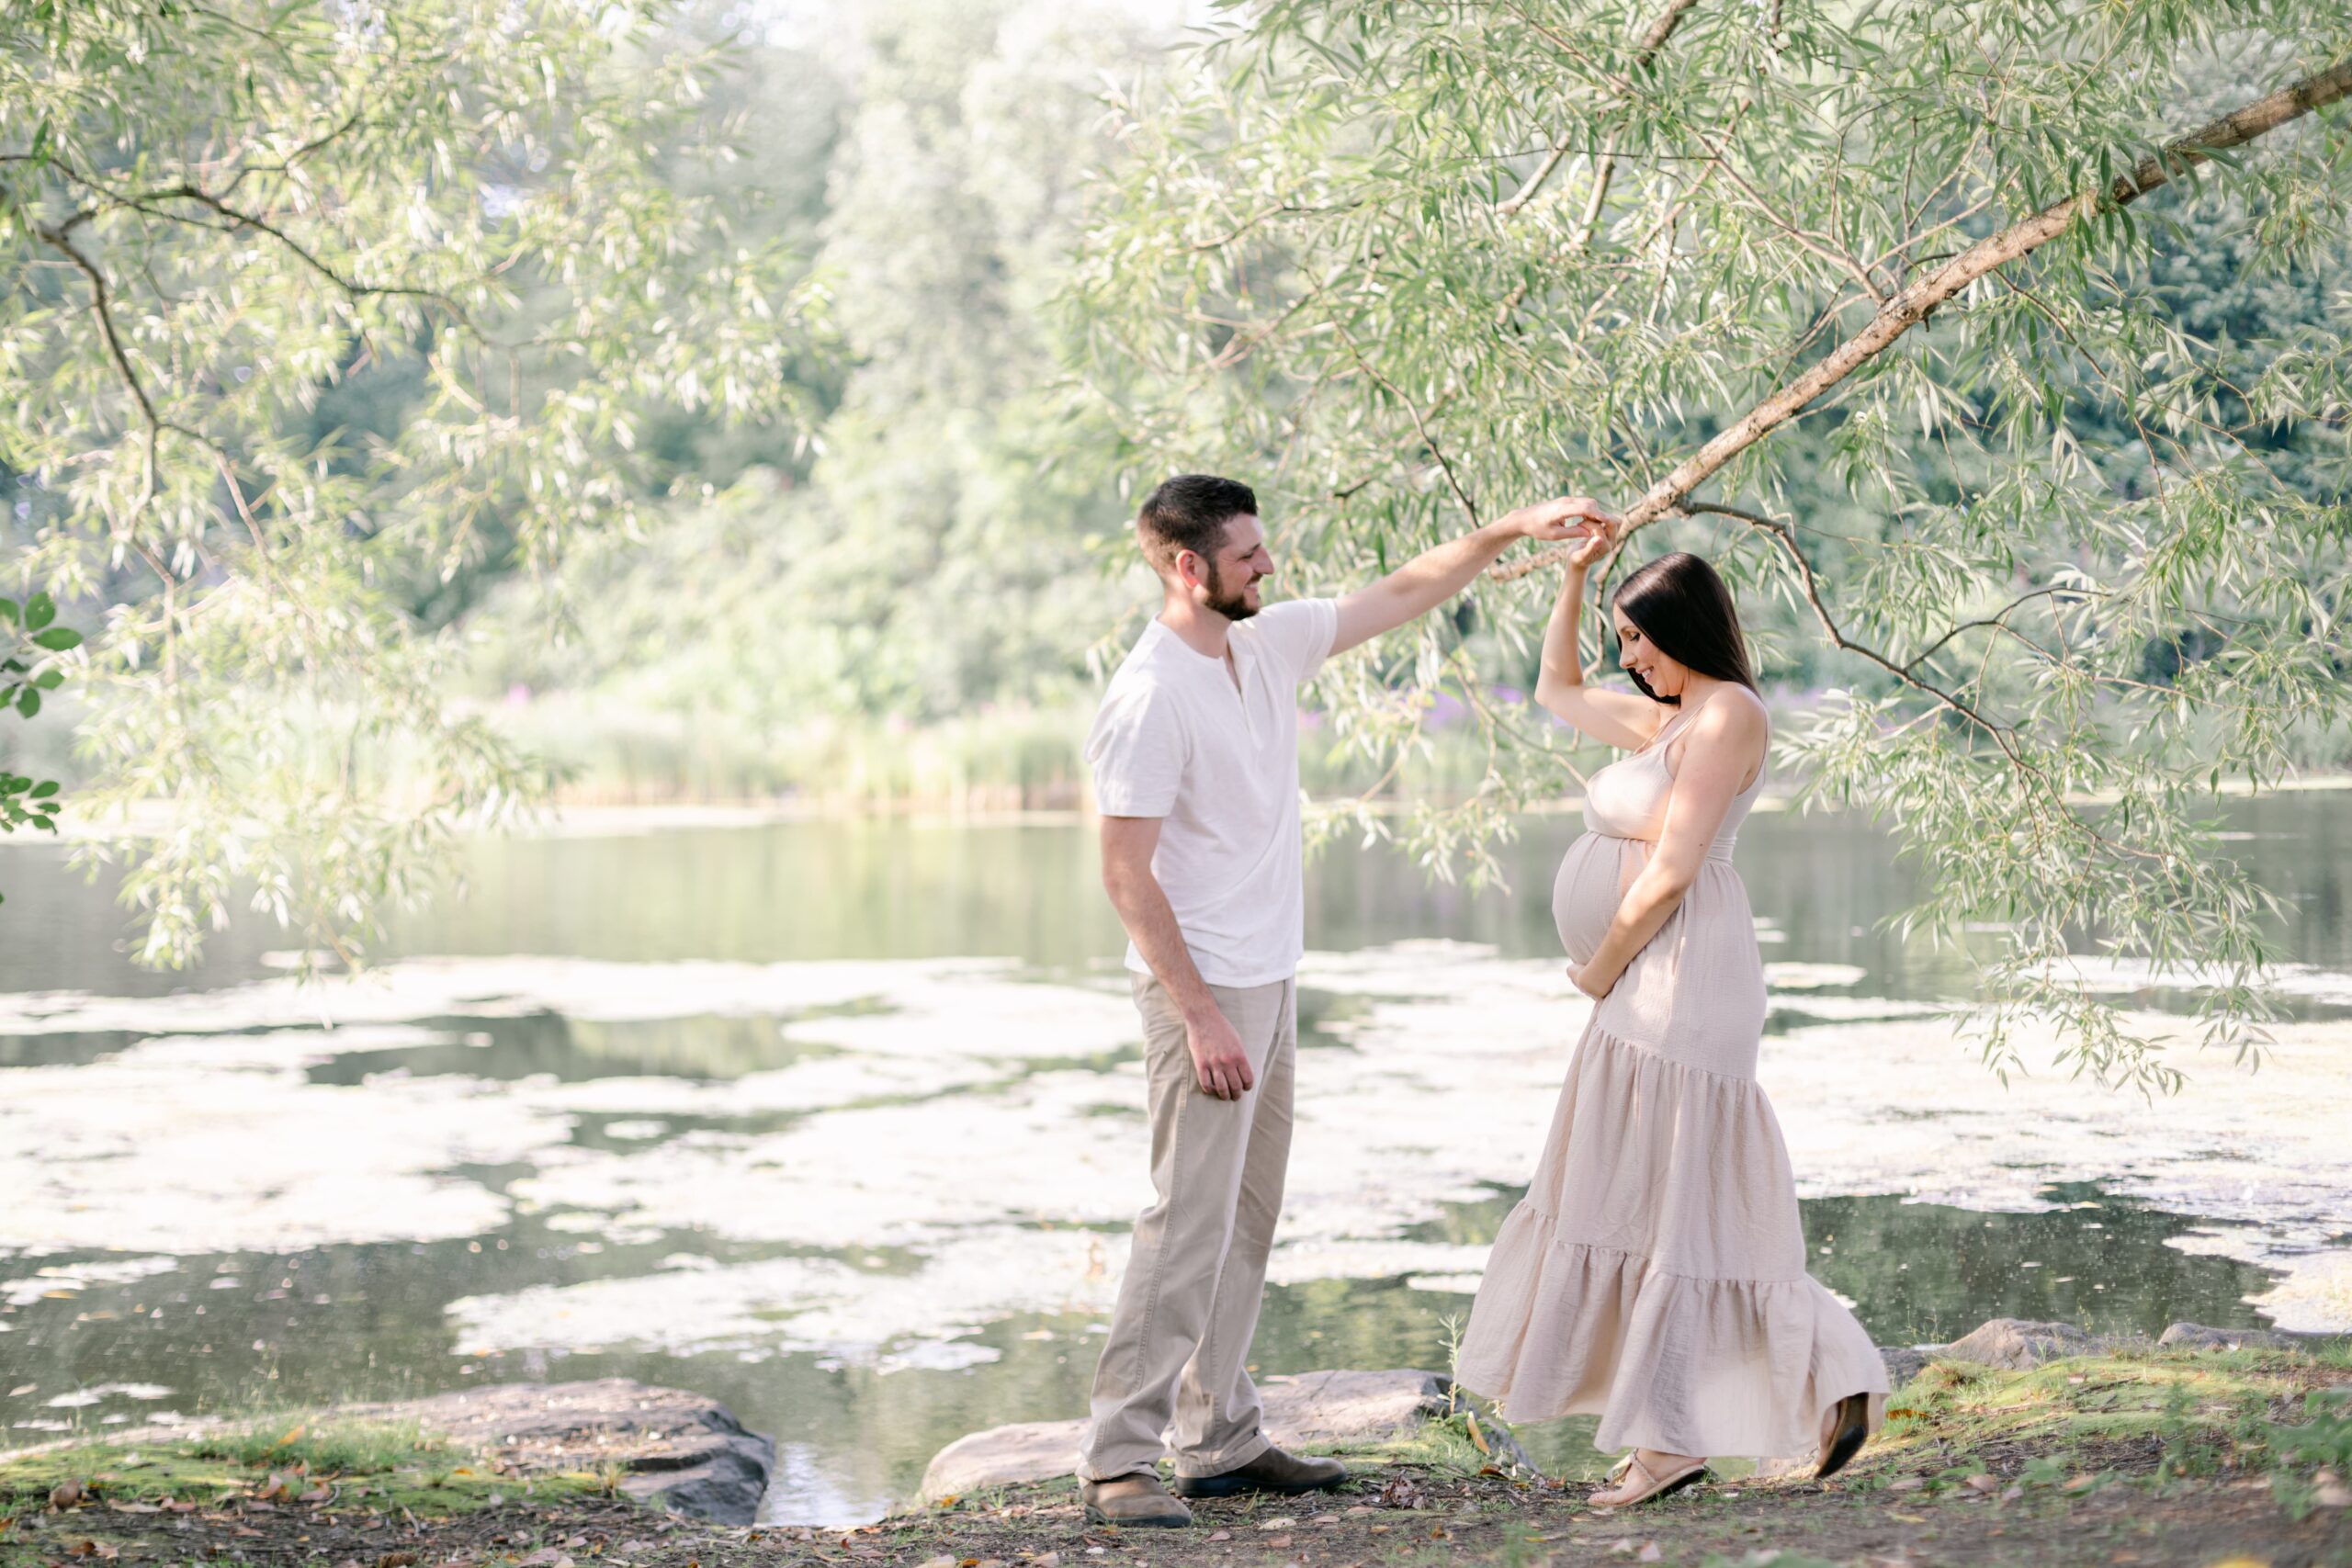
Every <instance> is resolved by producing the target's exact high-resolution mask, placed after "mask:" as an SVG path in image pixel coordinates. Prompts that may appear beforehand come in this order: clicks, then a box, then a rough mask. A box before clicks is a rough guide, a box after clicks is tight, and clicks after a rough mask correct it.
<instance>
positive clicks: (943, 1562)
mask: <svg viewBox="0 0 2352 1568" xmlns="http://www.w3.org/2000/svg"><path fill="white" fill-rule="evenodd" d="M917 1568H956V1559H955V1558H953V1557H950V1556H948V1555H947V1554H946V1553H944V1552H942V1553H941V1554H940V1555H939V1556H937V1557H926V1558H924V1559H923V1560H922V1562H921V1563H919V1564H917Z"/></svg>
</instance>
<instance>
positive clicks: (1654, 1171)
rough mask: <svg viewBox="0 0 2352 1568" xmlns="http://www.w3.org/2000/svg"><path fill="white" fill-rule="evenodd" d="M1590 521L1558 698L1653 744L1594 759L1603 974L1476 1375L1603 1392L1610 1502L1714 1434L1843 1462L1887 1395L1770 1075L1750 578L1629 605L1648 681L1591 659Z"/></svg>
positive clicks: (1548, 637) (1544, 692)
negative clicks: (1599, 684)
mask: <svg viewBox="0 0 2352 1568" xmlns="http://www.w3.org/2000/svg"><path fill="white" fill-rule="evenodd" d="M1611 535H1612V530H1611V527H1610V526H1609V525H1593V526H1592V527H1591V528H1590V529H1589V531H1588V532H1587V535H1586V539H1585V542H1584V543H1583V544H1582V545H1580V546H1578V547H1577V553H1576V555H1575V556H1574V557H1573V558H1571V560H1570V562H1569V564H1568V567H1567V572H1566V581H1564V582H1563V583H1562V584H1561V587H1560V599H1559V604H1558V605H1557V606H1556V607H1555V609H1554V610H1553V612H1552V621H1551V625H1550V627H1549V628H1548V630H1547V631H1546V632H1545V634H1544V662H1543V675H1542V679H1541V681H1540V682H1538V684H1537V686H1536V690H1535V700H1536V701H1537V702H1539V703H1542V704H1543V705H1544V706H1545V707H1547V708H1549V709H1550V710H1551V711H1552V712H1554V713H1555V714H1557V715H1558V716H1560V717H1562V718H1564V719H1566V721H1567V722H1569V723H1570V724H1573V725H1575V726H1576V727H1577V728H1578V729H1581V730H1583V731H1584V732H1585V733H1586V734H1588V735H1591V736H1595V737H1598V738H1599V739H1602V740H1605V741H1607V742H1609V743H1610V744H1611V745H1612V746H1617V747H1621V748H1623V749H1624V750H1627V751H1629V752H1631V753H1632V755H1630V756H1626V757H1621V758H1619V759H1618V760H1617V761H1614V762H1611V763H1610V764H1609V765H1608V766H1607V767H1604V768H1602V769H1601V770H1600V772H1598V773H1595V774H1593V776H1592V778H1591V781H1590V782H1589V784H1588V785H1587V786H1586V789H1585V797H1584V817H1585V826H1586V828H1587V829H1588V831H1587V832H1586V833H1585V834H1584V835H1583V836H1582V837H1580V838H1578V839H1577V841H1576V843H1575V844H1574V845H1573V846H1571V847H1570V849H1569V850H1568V853H1567V858H1566V860H1565V861H1563V862H1562V863H1561V865H1560V875H1559V881H1558V883H1557V884H1556V886H1555V888H1554V891H1553V897H1552V908H1553V915H1554V918H1555V920H1556V921H1557V923H1558V925H1559V929H1560V940H1561V942H1563V943H1564V944H1565V945H1566V948H1567V953H1568V957H1569V960H1570V964H1569V966H1568V972H1569V974H1570V976H1572V977H1573V978H1574V980H1575V982H1576V984H1577V987H1578V988H1579V989H1580V990H1582V991H1584V992H1585V993H1586V994H1587V995H1589V996H1590V997H1592V998H1594V1002H1593V1010H1592V1017H1591V1019H1590V1021H1589V1022H1588V1023H1587V1024H1586V1026H1585V1031H1584V1037H1583V1039H1582V1040H1580V1041H1579V1042H1578V1043H1577V1050H1576V1055H1575V1057H1574V1059H1573V1060H1572V1061H1571V1062H1570V1064H1569V1066H1568V1078H1567V1083H1566V1087H1564V1088H1563V1089H1561V1091H1560V1104H1559V1110H1558V1111H1557V1112H1556V1113H1555V1116H1554V1119H1553V1122H1552V1131H1551V1135H1550V1137H1549V1138H1548V1139H1547V1140H1546V1142H1545V1144H1544V1157H1543V1160H1542V1163H1541V1164H1540V1165H1539V1166H1538V1167H1537V1168H1536V1172H1535V1178H1534V1180H1533V1182H1532V1184H1531V1185H1530V1186H1529V1188H1528V1191H1527V1197H1526V1200H1525V1201H1522V1202H1521V1203H1520V1205H1519V1206H1518V1207H1517V1208H1515V1209H1514V1210H1512V1211H1511V1213H1510V1217H1509V1218H1508V1219H1507V1220H1505V1221H1504V1222H1503V1226H1502V1230H1501V1232H1500V1234H1498V1235H1497V1236H1496V1238H1495V1247H1494V1252H1493V1255H1492V1257H1491V1258H1489V1259H1488V1261H1487V1273H1486V1279H1485V1281H1484V1283H1483V1284H1481V1286H1480V1287H1479V1291H1478V1299H1477V1303H1476V1306H1475V1307H1473V1309H1472V1311H1471V1314H1470V1325H1469V1328H1468V1329H1467V1331H1466V1333H1465V1335H1464V1339H1463V1344H1462V1351H1461V1357H1460V1360H1459V1362H1458V1364H1457V1367H1456V1373H1457V1376H1458V1377H1459V1378H1460V1380H1461V1382H1462V1383H1463V1384H1464V1386H1465V1387H1467V1388H1470V1389H1473V1390H1475V1391H1476V1392H1478V1393H1485V1394H1488V1395H1491V1396H1492V1397H1494V1398H1495V1399H1496V1400H1498V1402H1499V1403H1500V1404H1501V1406H1502V1408H1503V1410H1504V1412H1505V1414H1507V1415H1508V1416H1510V1418H1511V1419H1513V1420H1546V1419H1549V1418H1551V1417H1554V1416H1571V1415H1590V1414H1595V1413H1598V1414H1599V1415H1600V1432H1599V1434H1598V1436H1597V1438H1596V1439H1595V1440H1596V1442H1597V1443H1598V1445H1599V1446H1600V1448H1602V1449H1616V1448H1619V1447H1623V1446H1630V1447H1631V1448H1632V1449H1633V1450H1634V1451H1633V1453H1632V1454H1630V1455H1629V1456H1628V1457H1627V1459H1626V1460H1625V1461H1623V1463H1622V1464H1621V1466H1620V1467H1619V1469H1618V1470H1617V1471H1615V1472H1611V1479H1612V1480H1613V1481H1614V1482H1615V1484H1614V1485H1613V1486H1611V1487H1610V1488H1609V1489H1607V1490H1605V1491H1602V1492H1599V1493H1596V1494H1595V1495H1594V1496H1593V1499H1592V1500H1593V1502H1594V1503H1595V1504H1596V1505H1598V1506H1604V1507H1623V1506H1626V1505H1628V1504H1633V1503H1638V1502H1641V1501H1643V1500H1644V1499H1645V1498H1649V1497H1656V1496H1660V1495H1665V1494H1667V1493H1669V1492H1673V1491H1677V1490H1679V1489H1680V1488H1681V1487H1684V1486H1687V1485H1690V1484H1691V1483H1694V1482H1697V1481H1701V1480H1703V1479H1705V1477H1706V1461H1707V1459H1708V1457H1709V1456H1711V1455H1734V1454H1736V1455H1749V1456H1756V1457H1770V1456H1795V1455H1801V1454H1804V1453H1806V1452H1808V1451H1811V1450H1816V1449H1817V1451H1818V1453H1819V1455H1820V1461H1819V1466H1818V1471H1817V1473H1819V1474H1821V1475H1827V1474H1829V1473H1831V1472H1834V1471H1836V1470H1838V1469H1839V1468H1840V1467H1842V1466H1843V1465H1844V1464H1845V1463H1846V1461H1848V1460H1849V1459H1851V1458H1852V1457H1853V1455H1854V1452H1855V1450H1858V1449H1860V1447H1861V1445H1862V1443H1863V1441H1864V1440H1865V1439H1866V1438H1868V1437H1869V1435H1870V1434H1871V1432H1872V1431H1874V1430H1875V1429H1876V1428H1877V1427H1878V1426H1879V1424H1880V1422H1881V1420H1882V1418H1883V1411H1884V1404H1885V1401H1884V1394H1885V1393H1886V1389H1887V1377H1886V1370H1885V1367H1884V1365H1883V1363H1882V1362H1881V1361H1880V1359H1879V1356H1878V1352H1877V1351H1876V1350H1875V1349H1874V1348H1872V1347H1871V1341H1870V1337H1869V1336H1868V1335H1867V1334H1865V1333H1864V1332H1863V1331H1862V1327H1861V1325H1860V1324H1859V1323H1857V1322H1855V1320H1854V1317H1853V1314H1850V1313H1849V1312H1848V1311H1847V1310H1846V1309H1845V1307H1844V1306H1842V1305H1841V1304H1839V1303H1838V1299H1837V1298H1836V1297H1834V1296H1832V1295H1831V1294H1830V1293H1829V1292H1827V1291H1826V1290H1825V1289H1824V1288H1823V1287H1822V1286H1821V1285H1820V1284H1818V1283H1817V1282H1815V1280H1813V1279H1812V1278H1810V1277H1809V1276H1808V1275H1807V1274H1806V1273H1805V1267H1804V1264H1805V1250H1804V1229H1803V1227H1802V1226H1801V1225H1800V1224H1799V1223H1798V1219H1797V1196H1796V1186H1795V1181H1794V1179H1793V1178H1792V1176H1791V1174H1790V1171H1789V1156H1788V1152H1787V1150H1786V1148H1785V1147H1784V1146H1783V1145H1782V1144H1781V1129H1780V1124H1779V1123H1778V1122H1776V1121H1775V1120H1774V1119H1773V1116H1772V1108H1771V1105H1770V1103H1769V1102H1768V1101H1767V1100H1765V1098H1764V1091H1763V1090H1762V1089H1759V1088H1758V1086H1757V1082H1756V1055H1757V1047H1758V1044H1759V1043H1760V1041H1761V1038H1762V1034H1763V1027H1764V968H1763V963H1762V959H1761V955H1760V954H1759V953H1758V950H1757V945H1756V929H1755V924H1754V921H1753V919H1752V918H1751V916H1750V914H1749V912H1748V907H1747V888H1746V887H1745V886H1743V885H1742V884H1741V882H1740V880H1739V874H1738V873H1737V872H1736V871H1734V870H1733V869H1732V863H1731V852H1732V840H1733V839H1734V837H1735V836H1736V834H1737V832H1738V830H1739V824H1740V820H1741V818H1745V817H1746V816H1747V810H1748V807H1751V806H1753V805H1754V804H1755V802H1756V795H1757V791H1758V788H1759V787H1760V786H1761V785H1762V784H1763V782H1764V756H1765V749H1766V746H1767V743H1768V742H1769V740H1770V720H1769V718H1768V716H1767V715H1766V712H1765V708H1764V705H1763V702H1762V701H1761V700H1760V699H1759V698H1758V695H1757V694H1756V682H1755V681H1754V678H1753V677H1752V676H1751V675H1750V673H1749V671H1748V663H1747V649H1746V644H1745V642H1744V641H1743V639H1742V637H1741V635H1740V629H1739V619H1738V615H1737V612H1736V611H1735V610H1734V608H1733V606H1732V601H1731V595H1730V594H1729V592H1726V591H1725V590H1724V584H1723V580H1722V579H1721V578H1719V577H1717V576H1716V575H1715V573H1714V570H1713V569H1712V568H1711V567H1709V566H1708V565H1707V563H1706V562H1705V561H1703V560H1701V559H1700V558H1698V557H1696V556H1692V555H1683V554H1676V555H1669V556H1665V557H1662V558H1659V559H1657V560H1654V561H1652V562H1650V563H1649V564H1648V565H1646V566H1645V567H1643V568H1641V569H1640V570H1637V571H1635V572H1634V573H1633V574H1632V575H1631V576H1630V577H1628V578H1627V579H1626V580H1625V581H1624V584H1623V586H1622V587H1621V588H1619V589H1618V591H1617V593H1616V596H1615V598H1614V600H1613V601H1612V604H1611V613H1612V618H1613V619H1614V622H1615V626H1616V631H1617V636H1618V638H1619V641H1620V644H1621V646H1622V650H1623V651H1622V655H1621V659H1620V662H1621V663H1622V664H1623V667H1624V669H1625V670H1626V671H1627V672H1628V673H1629V674H1631V676H1632V677H1633V681H1634V685H1635V686H1636V687H1638V688H1639V689H1640V695H1638V696H1637V695H1635V694H1634V693H1631V692H1622V691H1599V690H1594V689H1592V688H1590V687H1588V686H1586V685H1585V684H1584V676H1583V668H1582V660H1580V659H1579V657H1578V655H1577V616H1578V615H1579V613H1580V611H1581V608H1582V605H1583V601H1584V595H1585V581H1586V577H1587V575H1588V572H1589V569H1590V568H1591V566H1592V564H1593V563H1594V562H1595V561H1597V560H1599V559H1600V558H1601V557H1602V556H1603V555H1605V554H1606V553H1607V552H1608V550H1609V549H1610V548H1611V545H1612V544H1613V538H1612V536H1611Z"/></svg>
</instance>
